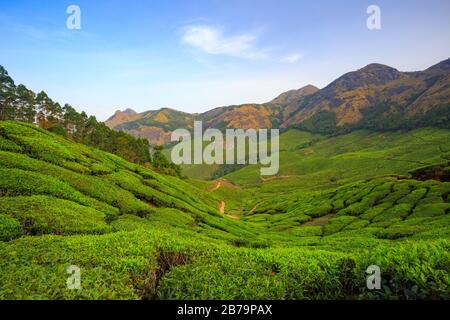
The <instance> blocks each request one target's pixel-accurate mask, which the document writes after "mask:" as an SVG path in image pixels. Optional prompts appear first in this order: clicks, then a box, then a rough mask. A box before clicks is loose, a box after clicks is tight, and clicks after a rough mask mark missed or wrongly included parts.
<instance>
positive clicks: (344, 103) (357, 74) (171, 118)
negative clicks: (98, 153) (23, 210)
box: [106, 59, 450, 144]
mask: <svg viewBox="0 0 450 320" xmlns="http://www.w3.org/2000/svg"><path fill="white" fill-rule="evenodd" d="M449 119H450V59H447V60H445V61H442V62H440V63H438V64H436V65H434V66H432V67H430V68H428V69H426V70H424V71H418V72H400V71H398V70H397V69H394V68H392V67H389V66H386V65H382V64H377V63H374V64H370V65H367V66H365V67H364V68H361V69H359V70H357V71H353V72H349V73H347V74H345V75H343V76H341V77H340V78H338V79H336V80H335V81H333V82H332V83H330V84H329V85H328V86H326V87H325V88H323V89H321V90H319V89H318V88H316V87H314V86H312V85H308V86H305V87H303V88H300V89H298V90H291V91H288V92H285V93H282V94H281V95H279V96H278V97H277V98H275V99H273V100H272V101H270V102H268V103H265V104H244V105H238V106H228V107H220V108H215V109H212V110H210V111H207V112H205V113H202V114H186V113H181V112H179V111H175V110H171V109H161V110H157V111H148V112H144V113H141V114H133V115H131V116H130V115H127V114H123V113H120V112H119V113H116V115H115V116H113V117H112V118H110V119H109V120H108V121H107V122H106V123H107V125H108V126H109V127H111V128H114V129H117V130H125V131H127V132H128V133H130V134H132V135H135V136H138V137H145V138H148V139H149V141H150V142H151V143H154V144H168V143H170V133H171V131H173V130H174V129H176V128H186V129H191V128H192V123H193V121H194V120H202V121H203V122H204V123H205V126H206V127H211V128H218V129H221V130H223V129H225V128H242V129H249V128H252V129H259V128H282V129H284V130H285V129H290V128H299V129H302V130H307V131H310V132H314V133H326V134H335V133H345V132H350V131H353V130H357V129H371V130H382V131H383V130H384V131H386V130H397V129H414V128H419V127H425V126H438V127H443V128H449V123H450V120H449Z"/></svg>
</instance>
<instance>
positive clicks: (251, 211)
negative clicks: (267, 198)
mask: <svg viewBox="0 0 450 320" xmlns="http://www.w3.org/2000/svg"><path fill="white" fill-rule="evenodd" d="M260 204H261V203H257V204H255V206H254V207H253V208H252V209H251V210H250V211H249V212H248V215H251V214H253V212H255V210H256V208H258V206H259V205H260Z"/></svg>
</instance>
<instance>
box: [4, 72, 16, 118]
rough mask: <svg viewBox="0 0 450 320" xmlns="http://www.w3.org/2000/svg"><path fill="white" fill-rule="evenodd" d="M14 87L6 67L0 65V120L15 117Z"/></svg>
mask: <svg viewBox="0 0 450 320" xmlns="http://www.w3.org/2000/svg"><path fill="white" fill-rule="evenodd" d="M15 87H16V86H15V84H14V81H13V79H12V78H11V77H10V76H9V75H8V72H7V71H6V69H5V68H3V67H2V66H0V120H13V119H14V117H15V109H14V106H13V103H14V101H15V96H16V94H15Z"/></svg>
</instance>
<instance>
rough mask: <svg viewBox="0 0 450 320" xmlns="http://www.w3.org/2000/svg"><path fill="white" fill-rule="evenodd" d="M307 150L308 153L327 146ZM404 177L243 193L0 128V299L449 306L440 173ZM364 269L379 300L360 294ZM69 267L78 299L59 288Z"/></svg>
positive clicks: (433, 134)
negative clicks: (372, 272)
mask: <svg viewBox="0 0 450 320" xmlns="http://www.w3.org/2000/svg"><path fill="white" fill-rule="evenodd" d="M361 134H362V135H365V134H367V133H360V135H361ZM414 135H415V136H417V137H419V138H418V140H420V139H425V140H430V139H436V141H437V140H438V139H444V138H446V135H448V132H447V131H440V130H437V129H434V130H431V129H430V130H425V131H419V132H416V133H414ZM302 136H303V138H302ZM285 138H286V139H285V141H284V143H283V144H282V145H283V148H284V150H285V152H291V151H292V150H291V148H293V149H295V150H298V151H299V152H304V151H305V150H307V149H305V148H307V147H306V146H305V145H304V144H303V143H298V144H291V143H289V140H294V141H297V142H300V138H302V139H303V140H304V141H309V140H311V138H314V136H313V135H311V134H310V133H307V134H304V133H300V132H291V133H289V135H288V136H286V137H285ZM337 139H339V138H337ZM346 139H347V140H345V141H340V142H339V141H336V140H330V141H329V143H330V144H331V145H334V146H335V148H334V149H333V150H331V151H330V152H333V153H335V156H334V157H332V158H331V160H330V161H331V162H332V163H334V162H335V163H337V164H339V165H341V164H340V160H339V154H340V153H342V152H344V153H347V155H346V159H345V163H346V164H347V166H348V168H352V166H356V165H352V164H351V163H352V162H353V161H355V163H356V164H358V163H359V162H358V160H357V159H358V157H351V156H350V154H349V152H350V151H351V149H354V147H352V146H351V145H349V144H348V142H349V138H346ZM353 139H358V138H357V137H353ZM367 139H368V140H370V138H369V136H367ZM378 139H381V138H380V137H379V138H378ZM408 139H409V138H408V136H407V135H402V134H399V135H397V136H391V137H389V139H388V142H386V143H387V144H389V143H392V148H393V145H394V144H397V145H403V142H404V141H405V140H408ZM313 140H314V141H316V140H317V141H316V142H314V143H317V146H314V145H312V148H313V149H314V150H315V152H317V153H319V156H318V157H320V154H321V153H322V154H323V152H326V149H327V148H326V146H325V144H326V143H327V142H326V140H323V139H320V138H318V139H315V138H314V139H313ZM375 140H376V139H375ZM413 140H414V141H416V140H415V139H413ZM441 141H442V140H441ZM444 141H445V140H444ZM338 142H339V143H338ZM434 143H435V142H433V141H431V142H430V144H431V145H434ZM374 144H376V142H374ZM441 144H442V143H441ZM441 144H437V145H436V146H435V147H436V148H438V145H439V146H441V147H442V145H441ZM355 148H356V147H355ZM320 150H322V151H320ZM369 151H370V152H372V153H373V154H372V155H374V154H376V153H377V151H376V150H375V149H374V146H369V147H368V148H367V150H366V152H369ZM444 151H445V150H444ZM444 151H443V152H444ZM360 152H363V151H362V150H361V151H360ZM416 152H418V154H417V155H416V156H415V157H416V158H417V159H420V160H418V161H421V162H424V163H425V162H426V161H429V162H430V163H432V162H433V163H434V162H435V160H436V159H437V157H435V156H434V155H432V154H431V149H429V150H425V151H421V150H417V149H416ZM408 157H409V155H408ZM411 159H412V158H411ZM427 159H429V160H427ZM367 163H368V162H366V163H365V165H366V166H367ZM381 165H382V162H379V163H374V165H373V166H374V167H378V166H381ZM389 166H390V164H389V165H386V166H385V169H384V171H383V170H382V172H379V173H380V174H381V173H383V174H384V173H387V172H388V169H387V168H388V167H389ZM414 166H415V167H417V166H419V163H415V164H414ZM408 168H409V167H408ZM433 168H434V169H433ZM362 169H363V168H361V170H362ZM403 169H405V170H406V169H407V168H406V167H405V168H399V167H396V166H392V167H391V169H390V172H391V175H390V176H387V175H385V174H384V176H377V177H373V178H372V177H370V176H371V174H368V175H366V176H364V177H363V176H360V175H359V173H358V174H356V173H355V174H352V173H349V174H348V175H347V177H346V179H345V181H343V182H345V183H343V184H342V185H341V186H338V185H333V184H329V185H328V186H327V187H326V188H321V189H320V190H318V189H316V190H314V186H316V185H317V184H316V182H315V181H314V180H313V179H305V180H302V184H303V185H304V189H302V190H296V189H293V190H289V188H287V189H286V190H283V189H278V190H277V189H275V188H274V186H272V188H271V190H264V189H263V188H261V189H260V187H259V186H258V185H256V186H255V187H250V188H242V187H240V186H237V185H233V184H231V183H229V182H227V181H225V180H224V181H222V183H220V184H219V183H216V184H211V183H206V182H201V181H193V180H181V179H179V178H177V177H172V176H166V175H161V174H158V173H156V172H155V171H153V170H151V169H148V168H145V167H143V166H140V165H138V164H133V163H130V162H127V161H126V160H123V159H122V158H120V157H118V156H116V155H113V154H110V153H107V152H104V151H100V150H98V149H94V148H92V147H89V146H85V145H82V144H78V143H75V142H72V141H69V140H67V139H65V138H63V137H61V136H59V135H56V134H53V133H51V132H48V131H45V130H42V129H39V128H37V127H36V126H34V125H32V124H26V123H19V122H0V174H1V177H2V178H1V179H0V204H1V205H0V269H1V270H2V272H1V273H0V284H1V285H0V299H348V298H379V297H381V298H402V299H405V298H408V299H425V298H427V299H436V298H449V295H448V293H449V290H448V288H449V282H448V279H449V270H448V266H449V262H450V255H449V252H450V251H449V249H450V242H449V241H448V237H449V232H450V228H449V223H450V220H449V217H450V216H449V211H450V207H449V198H448V195H449V193H450V183H449V182H445V181H440V180H439V177H442V179H443V180H445V177H446V176H448V175H446V173H445V172H448V168H447V169H446V167H445V166H444V167H442V169H440V170H441V171H442V172H443V173H442V174H439V172H441V171H437V167H433V166H432V167H428V168H423V169H420V170H419V171H415V172H413V173H410V174H405V175H402V176H398V175H396V173H397V172H400V171H401V172H403ZM302 170H304V171H305V174H306V173H307V172H309V173H310V174H311V177H312V178H313V177H314V175H315V172H317V170H322V171H324V170H326V169H325V167H324V166H321V165H320V161H318V167H312V166H311V165H305V166H303V167H302ZM445 170H447V171H445ZM360 172H362V171H360ZM431 173H432V174H431ZM323 174H325V173H323ZM331 174H332V173H331V172H330V173H329V176H330V177H331ZM430 177H432V178H433V179H431V180H429V178H430ZM362 178H364V179H363V180H361V179H362ZM422 180H426V181H422ZM308 185H310V186H312V187H313V188H312V190H308V188H307V187H308ZM372 264H377V265H379V266H380V268H381V270H382V289H381V290H377V291H370V290H368V289H367V287H366V279H365V277H366V273H365V270H366V269H367V267H368V266H369V265H372ZM72 265H75V266H77V267H79V268H81V275H82V278H81V290H68V289H67V288H66V281H67V277H68V275H67V272H66V268H67V267H68V266H72Z"/></svg>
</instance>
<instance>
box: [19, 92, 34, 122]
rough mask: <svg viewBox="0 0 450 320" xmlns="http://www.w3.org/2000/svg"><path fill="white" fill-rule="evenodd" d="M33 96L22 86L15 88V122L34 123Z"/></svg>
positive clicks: (32, 93)
mask: <svg viewBox="0 0 450 320" xmlns="http://www.w3.org/2000/svg"><path fill="white" fill-rule="evenodd" d="M34 100H35V94H34V92H33V91H31V90H28V89H27V88H26V87H25V86H24V85H23V84H19V85H18V86H17V88H16V101H15V103H14V104H15V107H16V111H15V120H17V121H23V122H34V119H35V117H36V110H35V105H34Z"/></svg>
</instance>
